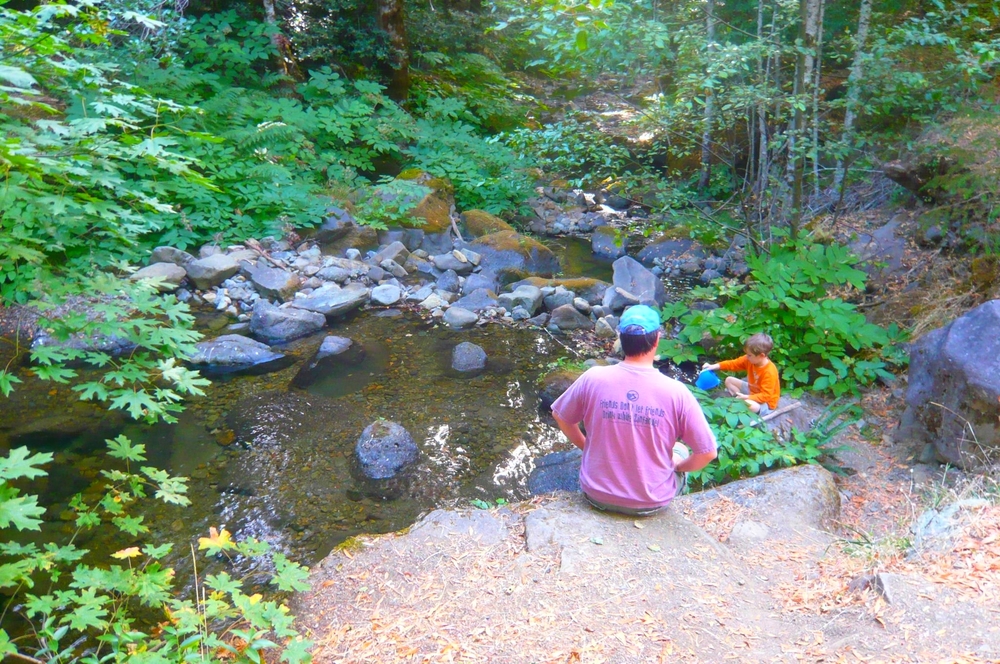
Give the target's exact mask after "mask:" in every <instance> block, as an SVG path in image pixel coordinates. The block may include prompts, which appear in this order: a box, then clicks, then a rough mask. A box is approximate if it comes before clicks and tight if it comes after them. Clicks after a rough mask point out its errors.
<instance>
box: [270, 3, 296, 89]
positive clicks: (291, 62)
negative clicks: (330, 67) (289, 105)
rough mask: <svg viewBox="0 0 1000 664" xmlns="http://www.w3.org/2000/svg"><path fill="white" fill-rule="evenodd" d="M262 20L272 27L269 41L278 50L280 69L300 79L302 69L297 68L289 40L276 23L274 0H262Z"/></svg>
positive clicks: (276, 13)
mask: <svg viewBox="0 0 1000 664" xmlns="http://www.w3.org/2000/svg"><path fill="white" fill-rule="evenodd" d="M264 21H265V22H266V23H267V24H269V25H270V26H272V27H273V28H274V32H273V33H272V34H271V43H272V44H274V48H275V49H277V51H278V64H279V65H280V67H281V69H282V71H284V72H285V75H286V76H288V77H289V78H291V79H293V80H296V81H301V80H302V78H303V77H302V70H301V69H299V63H298V60H296V59H295V55H294V54H293V53H292V43H291V41H289V39H288V37H286V36H285V33H283V32H282V31H281V25H280V24H279V23H278V12H277V11H276V10H275V8H274V0H264Z"/></svg>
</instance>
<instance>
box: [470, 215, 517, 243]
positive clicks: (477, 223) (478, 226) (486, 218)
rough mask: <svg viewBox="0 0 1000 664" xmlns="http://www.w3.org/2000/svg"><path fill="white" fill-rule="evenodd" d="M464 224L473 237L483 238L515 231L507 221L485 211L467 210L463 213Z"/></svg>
mask: <svg viewBox="0 0 1000 664" xmlns="http://www.w3.org/2000/svg"><path fill="white" fill-rule="evenodd" d="M461 218H462V224H463V225H464V226H465V230H467V231H468V232H469V235H471V236H472V237H482V236H484V235H489V234H490V233H498V232H500V231H513V230H514V227H513V226H511V225H510V224H508V223H507V222H506V221H504V220H503V219H501V218H500V217H497V216H496V215H492V214H490V213H489V212H484V211H483V210H467V211H465V212H463V213H462V215H461Z"/></svg>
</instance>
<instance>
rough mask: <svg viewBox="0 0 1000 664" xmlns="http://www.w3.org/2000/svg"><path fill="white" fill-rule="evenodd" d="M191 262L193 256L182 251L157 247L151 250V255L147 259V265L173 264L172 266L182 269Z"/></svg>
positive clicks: (174, 248)
mask: <svg viewBox="0 0 1000 664" xmlns="http://www.w3.org/2000/svg"><path fill="white" fill-rule="evenodd" d="M193 260H195V258H194V256H192V255H191V254H189V253H188V252H186V251H184V250H182V249H177V248H176V247H157V248H156V249H153V253H152V255H150V257H149V264H150V265H153V264H154V263H173V264H174V265H179V266H181V267H184V266H185V265H187V264H188V263H190V262H192V261H193Z"/></svg>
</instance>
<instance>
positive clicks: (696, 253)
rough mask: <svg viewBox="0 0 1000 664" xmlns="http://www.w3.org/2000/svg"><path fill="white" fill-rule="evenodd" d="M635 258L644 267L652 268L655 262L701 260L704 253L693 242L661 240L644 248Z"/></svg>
mask: <svg viewBox="0 0 1000 664" xmlns="http://www.w3.org/2000/svg"><path fill="white" fill-rule="evenodd" d="M635 257H636V258H637V259H638V260H639V262H641V263H642V264H643V265H648V266H651V265H653V263H654V262H659V263H662V264H666V263H671V262H675V261H679V260H682V259H686V258H695V259H700V258H703V257H704V252H702V251H701V249H699V248H698V247H697V245H695V243H694V242H692V241H691V240H660V241H659V242H654V243H652V244H650V245H647V246H645V247H643V249H642V250H640V251H639V253H638V254H636V256H635Z"/></svg>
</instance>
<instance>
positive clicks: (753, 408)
mask: <svg viewBox="0 0 1000 664" xmlns="http://www.w3.org/2000/svg"><path fill="white" fill-rule="evenodd" d="M746 404H747V408H749V409H750V412H752V413H757V414H760V407H761V404H759V403H757V402H756V401H751V400H749V399H747V402H746Z"/></svg>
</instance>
